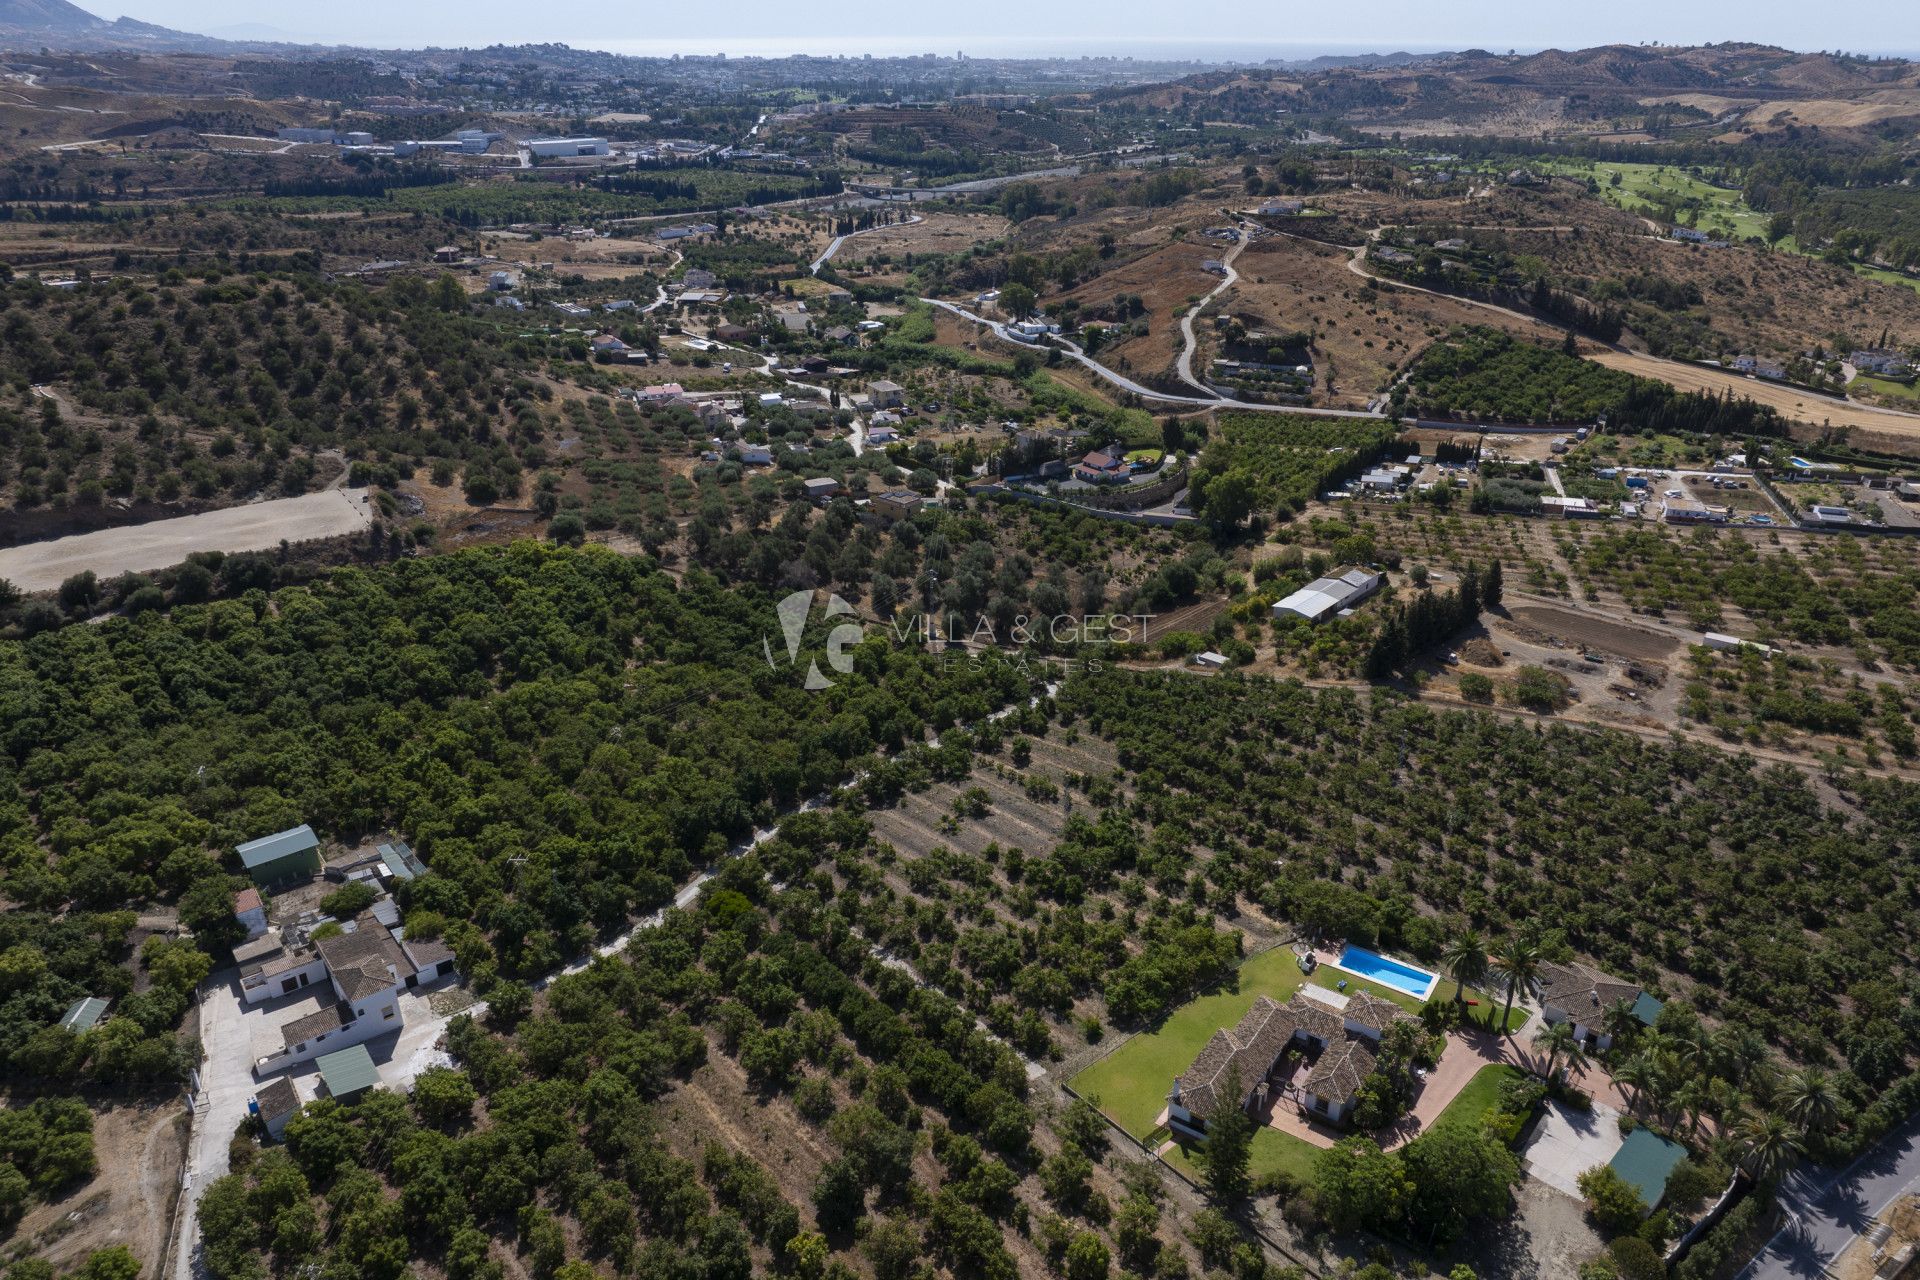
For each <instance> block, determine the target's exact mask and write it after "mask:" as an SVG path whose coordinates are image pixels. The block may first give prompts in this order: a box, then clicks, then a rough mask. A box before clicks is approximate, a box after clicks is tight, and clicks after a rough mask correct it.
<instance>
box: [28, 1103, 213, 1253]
mask: <svg viewBox="0 0 1920 1280" xmlns="http://www.w3.org/2000/svg"><path fill="white" fill-rule="evenodd" d="M93 1150H94V1158H95V1159H96V1160H97V1161H98V1162H99V1166H100V1171H99V1172H98V1173H96V1174H95V1175H94V1176H93V1177H92V1178H90V1179H89V1180H88V1181H86V1182H84V1183H82V1184H81V1185H80V1186H78V1187H76V1188H75V1189H74V1190H73V1192H72V1193H71V1194H70V1195H67V1196H65V1197H64V1198H62V1199H59V1200H56V1201H53V1202H52V1203H49V1204H38V1205H35V1206H34V1207H33V1208H32V1209H31V1210H29V1211H28V1213H27V1215H26V1217H24V1218H22V1219H21V1221H20V1226H19V1228H18V1229H17V1230H16V1231H15V1232H14V1235H13V1237H12V1239H10V1240H9V1241H8V1242H7V1251H8V1253H9V1254H13V1253H15V1252H18V1253H19V1254H20V1256H23V1257H29V1258H34V1257H38V1258H44V1259H46V1260H47V1261H48V1262H51V1263H52V1264H53V1265H54V1267H55V1268H56V1269H57V1270H60V1271H66V1270H68V1269H69V1268H73V1267H77V1266H78V1265H79V1264H80V1263H81V1261H82V1260H84V1259H85V1258H86V1256H87V1254H89V1253H91V1252H92V1251H93V1250H95V1249H104V1248H106V1247H107V1246H109V1245H116V1244H122V1245H125V1246H126V1247H127V1248H128V1249H130V1250H132V1251H133V1255H134V1256H135V1257H136V1258H138V1259H140V1262H141V1264H142V1267H143V1268H144V1269H143V1271H142V1273H141V1274H143V1275H152V1274H153V1272H154V1271H155V1269H157V1268H158V1267H159V1265H160V1258H161V1255H162V1254H163V1253H164V1252H165V1251H166V1247H167V1236H168V1233H169V1232H170V1231H171V1230H172V1227H173V1205H174V1201H175V1200H176V1199H177V1198H178V1197H179V1194H180V1174H181V1170H182V1169H183V1168H184V1167H185V1165H186V1158H187V1107H186V1103H185V1102H184V1101H183V1100H182V1099H180V1098H179V1097H173V1096H169V1097H163V1098H157V1099H151V1100H148V1101H144V1102H129V1103H126V1104H123V1105H119V1106H113V1107H109V1108H107V1109H105V1110H102V1111H96V1112H95V1113H94V1117H93Z"/></svg>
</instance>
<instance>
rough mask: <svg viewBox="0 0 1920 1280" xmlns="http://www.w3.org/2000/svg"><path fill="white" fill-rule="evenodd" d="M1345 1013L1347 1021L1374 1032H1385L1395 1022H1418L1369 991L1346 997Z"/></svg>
mask: <svg viewBox="0 0 1920 1280" xmlns="http://www.w3.org/2000/svg"><path fill="white" fill-rule="evenodd" d="M1345 1013H1346V1018H1347V1021H1349V1022H1357V1023H1359V1024H1360V1025H1361V1026H1363V1027H1372V1028H1373V1029H1374V1030H1375V1031H1385V1030H1386V1029H1387V1028H1388V1027H1390V1026H1392V1025H1393V1024H1394V1023H1396V1022H1417V1021H1419V1019H1417V1018H1415V1017H1414V1016H1413V1015H1412V1014H1410V1013H1408V1012H1407V1011H1406V1010H1405V1009H1402V1008H1401V1007H1400V1006H1399V1005H1397V1004H1395V1003H1394V1002H1393V1001H1391V1000H1388V999H1386V998H1385V997H1383V996H1377V995H1374V994H1373V993H1372V992H1371V991H1356V992H1354V993H1353V994H1352V995H1350V996H1348V997H1347V1007H1346V1010H1345Z"/></svg>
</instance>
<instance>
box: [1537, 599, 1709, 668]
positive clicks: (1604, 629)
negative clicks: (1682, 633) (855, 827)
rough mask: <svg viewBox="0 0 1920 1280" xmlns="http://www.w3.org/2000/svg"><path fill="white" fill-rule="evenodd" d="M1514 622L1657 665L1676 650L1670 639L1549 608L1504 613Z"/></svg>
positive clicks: (1675, 645)
mask: <svg viewBox="0 0 1920 1280" xmlns="http://www.w3.org/2000/svg"><path fill="white" fill-rule="evenodd" d="M1508 613H1509V615H1510V616H1511V617H1512V618H1513V619H1514V621H1516V622H1519V623H1521V624H1523V625H1525V626H1528V627H1532V628H1534V629H1535V630H1537V631H1540V632H1542V633H1544V634H1546V635H1548V636H1551V637H1555V638H1558V639H1560V640H1565V641H1567V642H1569V643H1571V644H1575V645H1578V646H1580V647H1582V648H1587V649H1597V650H1600V651H1602V652H1605V653H1612V654H1618V655H1619V656H1621V657H1623V658H1636V659H1640V660H1642V661H1646V662H1658V661H1660V660H1662V659H1664V658H1666V657H1668V656H1669V655H1671V654H1672V653H1673V652H1674V650H1676V649H1678V648H1679V647H1680V642H1679V641H1678V640H1675V639H1674V638H1673V637H1671V636H1666V635H1661V634H1660V633H1658V632H1655V631H1647V630H1645V629H1643V628H1640V627H1633V626H1628V625H1626V624H1625V623H1620V622H1608V621H1607V620H1605V619H1604V618H1595V617H1590V616H1588V615H1587V614H1582V613H1574V612H1571V611H1570V610H1566V609H1556V608H1554V607H1553V606H1551V605H1535V604H1523V605H1515V606H1514V607H1513V608H1511V609H1509V610H1508Z"/></svg>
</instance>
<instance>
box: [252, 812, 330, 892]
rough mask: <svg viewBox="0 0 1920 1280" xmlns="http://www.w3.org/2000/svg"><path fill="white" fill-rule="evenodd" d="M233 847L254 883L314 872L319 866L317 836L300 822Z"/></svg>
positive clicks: (308, 874) (258, 883) (318, 839)
mask: <svg viewBox="0 0 1920 1280" xmlns="http://www.w3.org/2000/svg"><path fill="white" fill-rule="evenodd" d="M234 851H235V852H236V853H238V854H239V855H240V865H241V866H243V867H245V868H246V869H247V874H248V875H250V876H252V877H253V882H254V883H255V884H257V885H270V884H280V883H281V882H283V881H286V880H293V879H298V878H300V877H303V876H311V875H316V874H318V872H319V870H320V837H319V836H316V835H315V834H313V828H312V827H310V826H308V825H307V824H306V823H304V822H303V823H301V824H300V825H299V826H297V827H293V828H291V829H289V830H286V831H281V832H276V833H275V834H273V835H270V836H261V837H260V838H259V839H258V840H249V841H247V842H246V843H245V844H243V845H240V846H238V847H237V848H236V849H235V850H234Z"/></svg>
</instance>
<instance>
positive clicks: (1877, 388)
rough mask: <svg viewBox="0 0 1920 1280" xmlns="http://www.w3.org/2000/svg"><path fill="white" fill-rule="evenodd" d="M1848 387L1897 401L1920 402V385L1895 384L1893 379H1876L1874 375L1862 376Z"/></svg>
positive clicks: (1908, 383)
mask: <svg viewBox="0 0 1920 1280" xmlns="http://www.w3.org/2000/svg"><path fill="white" fill-rule="evenodd" d="M1847 387H1848V389H1849V390H1853V389H1855V388H1858V389H1859V390H1862V391H1873V392H1876V393H1878V394H1880V395H1883V396H1888V397H1891V398H1893V399H1896V400H1920V383H1910V382H1895V381H1894V380H1893V379H1892V378H1876V377H1874V376H1873V375H1872V374H1866V373H1863V374H1860V375H1859V376H1858V377H1856V378H1855V379H1854V380H1853V381H1852V382H1850V383H1848V384H1847Z"/></svg>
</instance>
